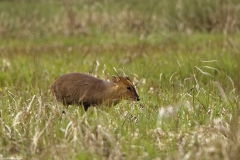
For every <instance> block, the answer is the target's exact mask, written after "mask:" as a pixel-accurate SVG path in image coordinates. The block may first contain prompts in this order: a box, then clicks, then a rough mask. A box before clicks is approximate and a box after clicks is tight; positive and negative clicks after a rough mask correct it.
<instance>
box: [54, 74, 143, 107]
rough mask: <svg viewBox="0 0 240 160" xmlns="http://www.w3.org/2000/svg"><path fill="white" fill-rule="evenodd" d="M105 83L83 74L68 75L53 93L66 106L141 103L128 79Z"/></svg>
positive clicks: (60, 79) (59, 79)
mask: <svg viewBox="0 0 240 160" xmlns="http://www.w3.org/2000/svg"><path fill="white" fill-rule="evenodd" d="M112 81H113V82H108V81H104V80H101V79H98V78H96V77H93V76H90V75H87V74H83V73H68V74H64V75H62V76H60V77H59V78H58V79H57V80H56V81H55V82H54V83H53V84H52V87H51V89H52V91H53V93H54V95H55V97H56V99H57V101H59V102H62V103H63V104H65V105H70V104H77V105H83V106H84V108H85V110H87V109H88V107H89V106H91V105H100V104H102V105H107V106H109V105H112V104H113V105H115V104H117V103H119V101H120V100H121V99H127V100H134V101H139V100H140V99H139V96H138V94H137V92H136V90H135V88H134V86H133V83H132V82H131V80H130V79H129V78H128V77H118V78H117V77H115V76H113V78H112Z"/></svg>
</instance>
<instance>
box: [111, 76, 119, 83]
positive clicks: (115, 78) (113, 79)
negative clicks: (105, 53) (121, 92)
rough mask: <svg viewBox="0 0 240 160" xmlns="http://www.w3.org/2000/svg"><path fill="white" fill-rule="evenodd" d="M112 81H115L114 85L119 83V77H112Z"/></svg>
mask: <svg viewBox="0 0 240 160" xmlns="http://www.w3.org/2000/svg"><path fill="white" fill-rule="evenodd" d="M112 81H113V83H116V84H117V83H118V79H117V77H116V76H112Z"/></svg>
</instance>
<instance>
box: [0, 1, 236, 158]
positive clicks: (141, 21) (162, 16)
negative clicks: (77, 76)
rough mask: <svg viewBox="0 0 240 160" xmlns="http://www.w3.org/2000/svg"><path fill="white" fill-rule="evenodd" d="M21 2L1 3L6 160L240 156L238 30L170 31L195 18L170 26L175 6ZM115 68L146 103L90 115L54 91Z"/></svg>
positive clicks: (0, 120)
mask: <svg viewBox="0 0 240 160" xmlns="http://www.w3.org/2000/svg"><path fill="white" fill-rule="evenodd" d="M15 3H17V2H16V1H1V2H0V20H1V21H2V22H3V23H2V24H3V25H2V26H1V27H2V28H0V37H1V38H0V159H1V158H11V157H15V158H22V159H155V160H156V159H196V160H198V159H239V158H240V154H239V149H240V147H239V146H240V145H239V144H240V141H239V138H240V137H239V133H240V130H239V126H240V123H239V122H240V121H239V118H238V117H239V93H240V92H239V91H240V90H239V89H240V83H239V77H240V72H239V68H240V63H239V62H240V54H239V49H240V48H239V45H238V44H239V43H240V38H239V37H240V36H239V33H238V31H237V30H233V28H231V29H230V30H228V31H226V30H222V29H219V28H216V30H215V28H214V27H213V31H210V32H208V30H207V29H204V27H205V26H204V25H206V24H203V25H202V27H203V28H201V27H200V28H198V27H192V26H194V25H193V24H194V23H196V24H198V22H191V23H192V24H191V25H189V26H185V29H183V30H181V29H180V30H179V28H178V27H176V28H174V27H173V28H171V27H170V28H168V27H167V25H168V24H171V25H170V26H174V25H175V23H176V22H180V21H182V22H183V23H185V22H186V21H185V20H187V19H188V18H189V17H187V16H186V17H185V18H186V19H183V18H184V17H180V18H179V17H178V18H177V17H175V18H177V19H176V22H174V23H173V22H172V21H171V20H172V19H171V18H170V19H168V21H166V17H168V18H169V16H170V15H171V14H170V13H172V12H174V10H173V8H170V10H169V13H167V12H166V11H165V10H161V7H162V5H161V4H164V5H163V6H169V5H171V4H172V6H175V5H173V4H175V2H171V1H161V2H158V1H150V2H149V3H144V2H142V1H141V3H137V1H131V3H130V2H128V1H121V2H118V1H104V2H102V1H97V2H95V1H89V2H87V1H82V2H73V3H72V4H71V3H69V4H67V3H63V2H61V3H60V2H57V1H50V2H46V1H41V2H35V1H30V2H29V1H28V3H26V1H24V0H23V1H21V3H19V4H18V7H12V6H13V5H15ZM185 3H187V1H184V5H186V4H185ZM189 3H190V2H189ZM219 3H220V2H219ZM221 3H222V2H221ZM236 3H237V2H236ZM36 4H37V5H36ZM223 4H225V3H223ZM233 4H235V3H233ZM189 5H190V4H189ZM223 6H224V5H223ZM198 7H199V6H198ZM149 8H150V9H149ZM229 8H231V6H230V7H229ZM164 9H165V8H164ZM197 9H200V7H199V8H197ZM183 11H184V12H187V11H188V10H187V9H186V10H183ZM197 11H199V10H197ZM29 13H34V14H29ZM219 13H220V12H219ZM199 14H200V15H199V16H200V17H201V16H203V15H201V13H199ZM155 16H157V17H158V18H156V17H155ZM172 16H174V14H173V15H172ZM205 16H207V14H206V15H205ZM236 16H238V14H236ZM74 17H75V18H74ZM172 18H174V17H172ZM160 22H162V23H160ZM69 24H70V25H69ZM238 25H239V24H238ZM236 27H238V26H237V25H236ZM225 29H226V28H225ZM113 67H115V68H117V70H119V73H121V69H123V70H124V72H125V73H126V74H127V75H128V76H129V77H130V78H131V79H132V80H133V82H134V83H135V84H136V89H137V90H138V93H139V95H140V99H141V100H140V102H129V101H122V102H121V103H119V104H118V105H116V106H112V107H110V108H106V107H105V106H98V107H91V108H90V109H89V110H88V111H87V112H85V111H84V109H83V108H81V107H78V106H69V107H68V108H66V107H65V106H62V105H61V104H59V103H56V102H55V101H54V99H53V97H52V95H51V93H50V91H49V88H50V86H51V84H52V83H53V81H54V80H55V79H56V78H57V77H59V76H60V75H62V74H65V73H67V72H74V71H77V72H84V73H90V72H91V73H92V74H93V75H94V76H96V77H98V78H102V79H106V80H107V79H111V76H112V75H114V74H115V71H114V69H113ZM62 111H65V113H62Z"/></svg>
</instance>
